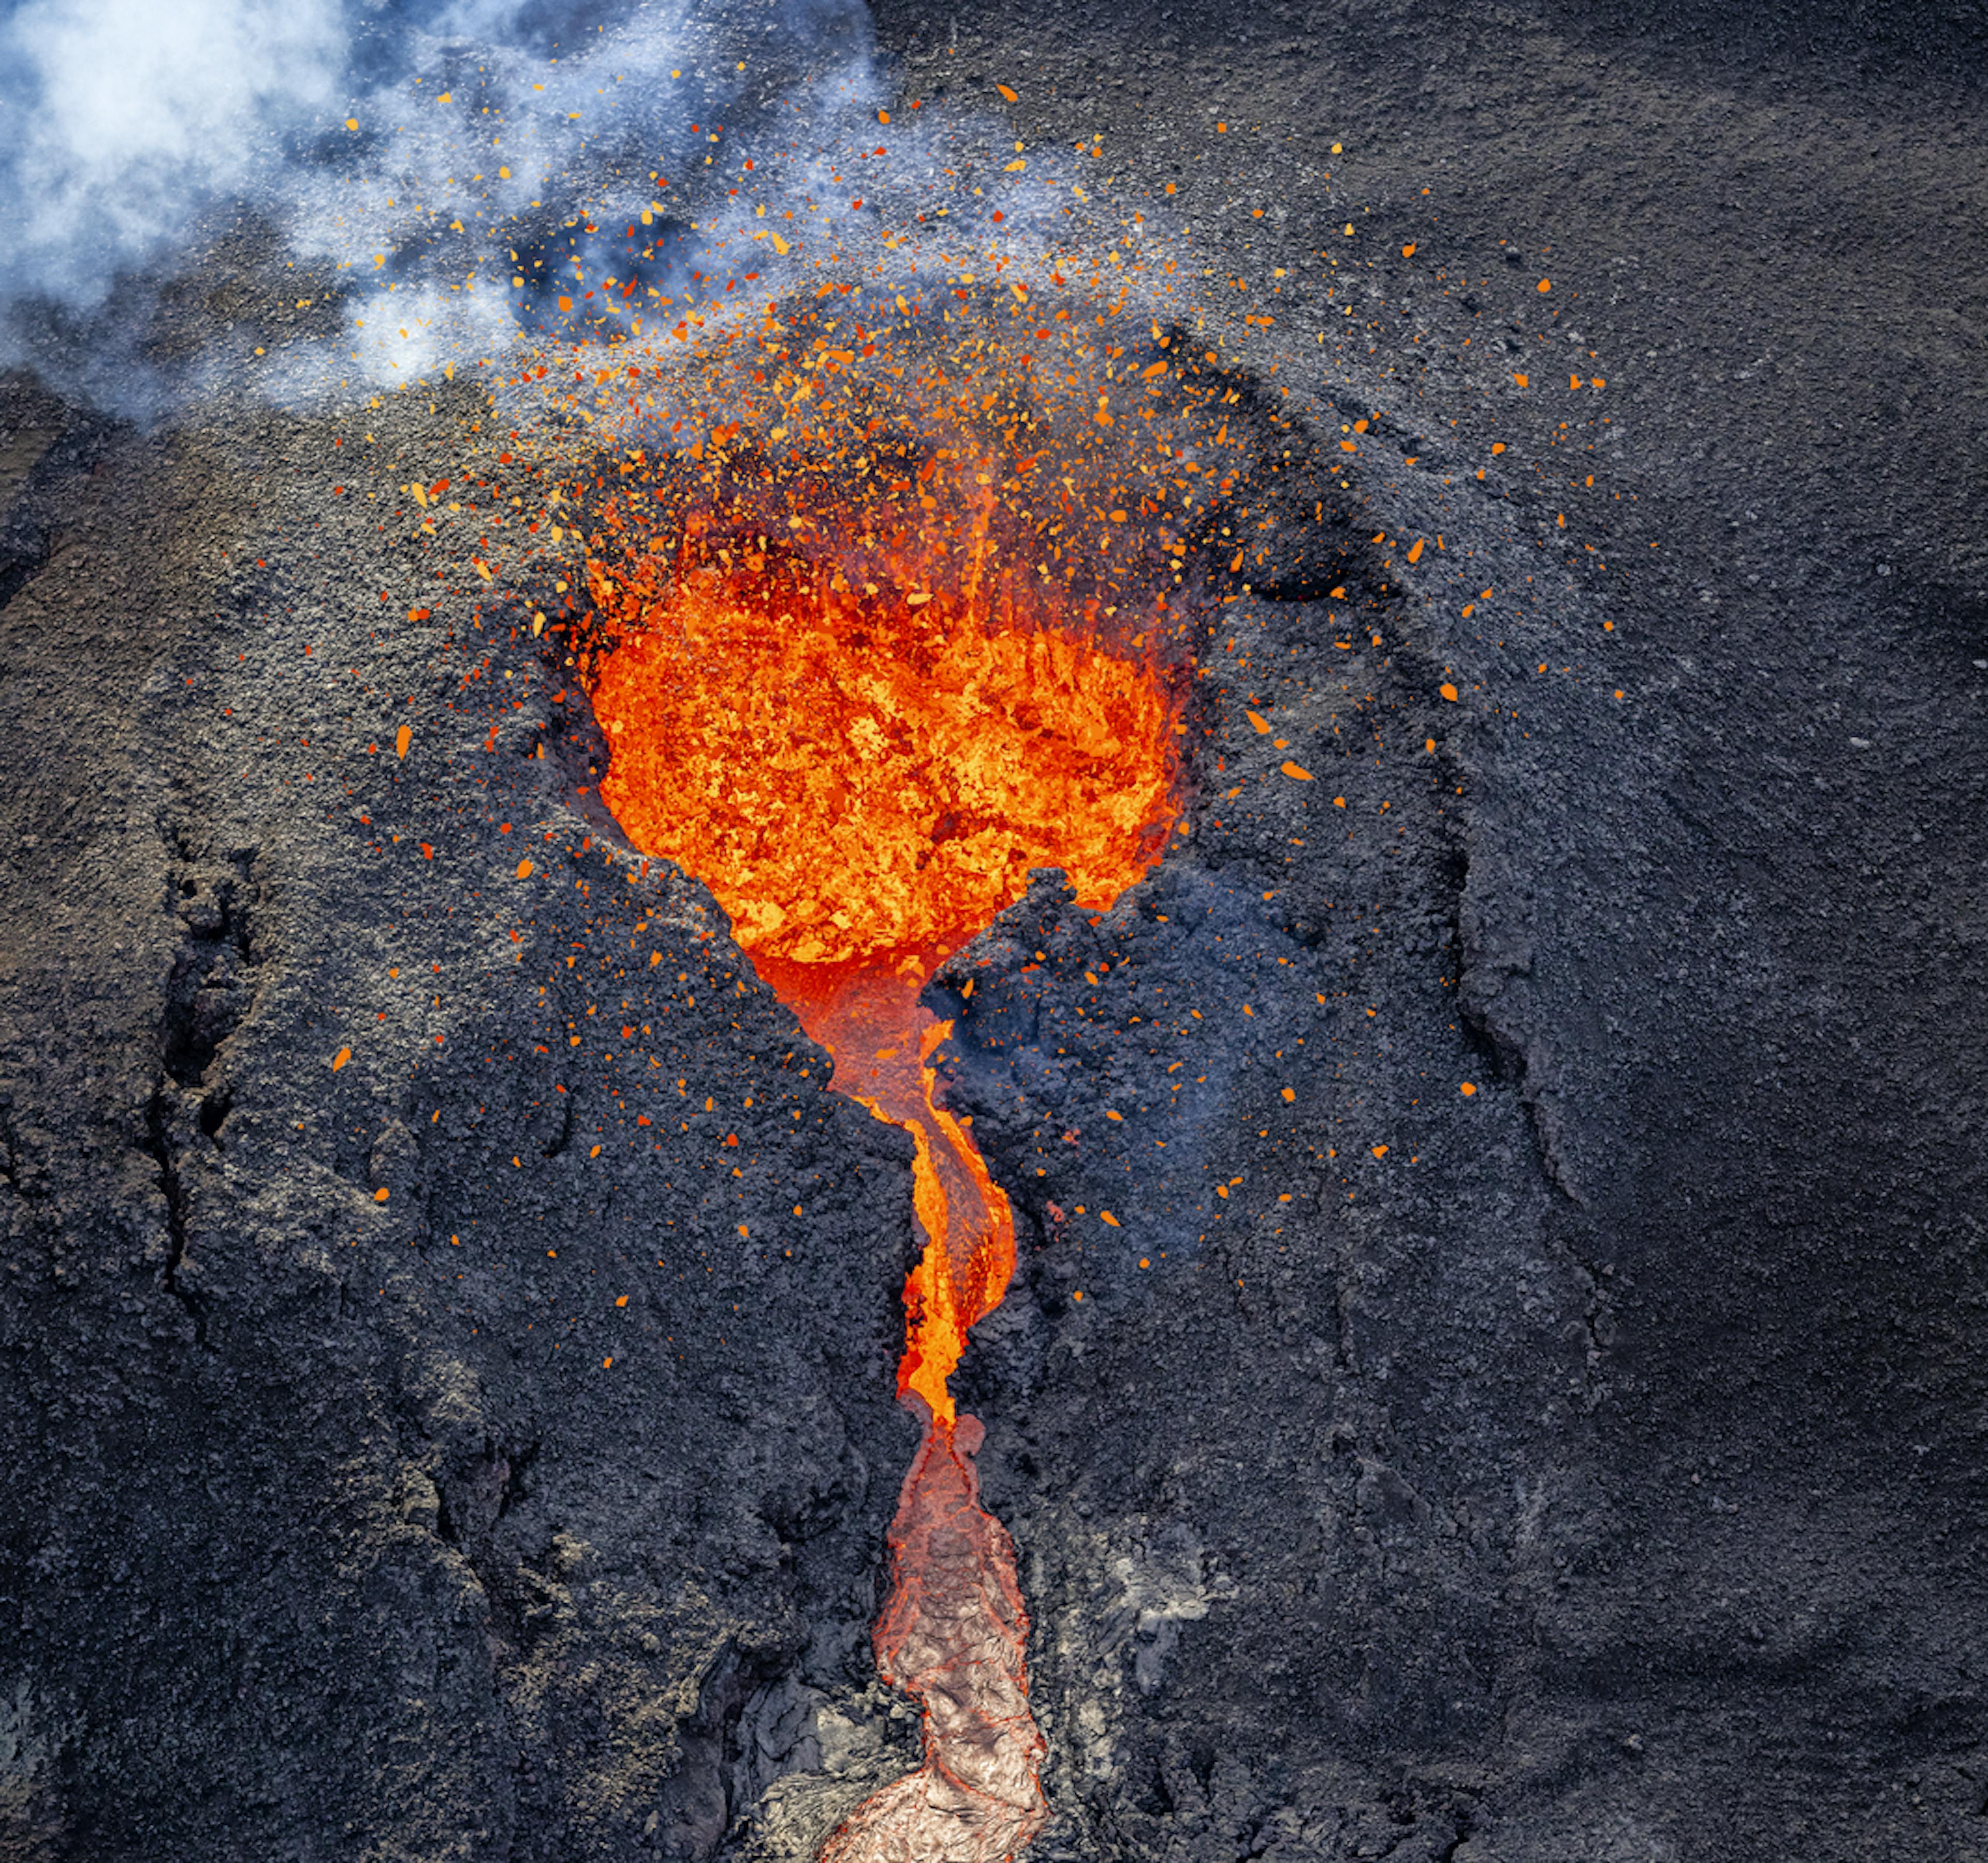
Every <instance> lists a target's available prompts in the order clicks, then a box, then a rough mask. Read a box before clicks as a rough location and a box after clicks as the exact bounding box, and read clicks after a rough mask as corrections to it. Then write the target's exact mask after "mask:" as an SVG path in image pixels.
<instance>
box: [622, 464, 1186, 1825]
mask: <svg viewBox="0 0 1988 1863" xmlns="http://www.w3.org/2000/svg"><path fill="white" fill-rule="evenodd" d="M982 482H983V483H984V482H985V481H984V480H983V481H982ZM968 502H969V505H970V504H971V503H972V499H971V498H970V497H969V499H968ZM983 541H984V539H983ZM949 554H950V555H951V561H952V570H951V571H950V572H949V573H934V572H935V570H938V565H936V564H928V565H927V566H926V567H925V570H924V572H923V573H921V571H920V569H919V567H918V565H916V564H915V563H908V562H901V563H898V565H897V566H896V569H895V573H894V574H893V575H892V576H891V579H890V580H889V582H888V583H887V584H886V583H881V582H877V581H874V580H873V581H870V582H867V583H864V585H863V586H862V587H860V588H858V587H857V586H855V585H854V584H853V583H851V582H850V580H849V578H848V576H847V575H845V574H844V573H842V571H841V570H840V568H838V567H835V566H832V565H829V564H824V563H821V562H820V561H818V560H816V561H811V560H809V559H807V558H806V557H804V556H798V555H792V554H789V555H784V556H783V555H782V554H780V553H778V552H777V551H776V550H774V549H773V548H772V546H770V545H769V541H768V539H766V536H764V535H763V534H759V535H755V534H751V533H750V532H748V533H747V534H745V535H743V536H740V535H737V534H729V535H724V536H721V535H720V534H718V533H715V532H714V533H708V534H706V535H705V536H703V537H702V538H701V539H699V540H698V543H697V544H696V546H695V547H693V546H691V543H690V542H689V541H688V540H686V541H685V543H684V544H683V546H682V547H681V549H680V551H679V553H678V560H676V561H675V562H674V563H672V564H666V563H662V562H661V561H658V560H656V559H654V558H653V557H649V558H644V559H638V560H635V561H634V562H633V563H631V564H627V565H625V566H617V567H614V568H610V567H608V566H606V565H605V564H603V563H600V562H599V561H596V562H595V563H592V564H590V596H591V597H592V600H593V604H594V615H595V619H596V624H597V631H598V634H599V636H600V637H602V638H603V639H605V640H606V641H607V642H608V644H610V647H611V651H607V652H605V653H603V654H602V655H601V657H600V658H599V659H598V661H597V662H596V664H595V666H594V668H593V678H592V688H593V704H594V708H595V712H596V715H597V718H598V719H599V721H600V725H601V726H602V728H603V730H604V731H605V732H607V736H608V740H609V742H610V745H611V746H612V753H611V762H610V769H609V773H608V775H607V778H606V779H604V781H603V784H602V798H603V800H604V801H605V802H606V803H607V804H608V806H610V808H611V809H612V810H614V813H615V815H616V817H617V819H618V820H619V821H620V823H621V825H622V827H623V828H624V830H625V831H626V833H627V834H628V836H629V837H630V838H631V840H634V842H635V843H636V844H637V845H638V846H640V847H642V848H644V850H647V851H649V852H651V853H654V854H662V855H665V856H667V857H669V858H671V859H672V860H675V861H676V862H678V864H680V865H681V866H682V867H684V868H685V869H686V870H687V871H689V872H691V873H693V874H696V875H697V876H698V877H699V878H700V879H701V880H702V881H704V882H705V884H707V885H708V886H709V888H711V890H712V893H713V894H715V896H716V898H717V899H718V902H719V903H720V904H722V906H723V907H724V908H725V910H726V911H727V912H728V913H729V915H731V918H732V925H733V928H734V935H735V937H736V938H737V939H738V942H739V944H740V945H741V946H742V947H743V948H745V950H746V951H747V952H749V953H750V954H751V955H752V959H753V961H754V963H755V965H756V967H757V969H759V972H760V975H762V978H764V979H765V980H766V982H768V983H769V984H770V985H771V986H773V988H774V989H776V990H777V991H778V992H779V994H780V995H781V996H782V997H783V999H785V1000H786V1002H787V1003H788V1004H789V1006H791V1007H792V1008H793V1009H794V1010H795V1012H796V1014H797V1015H798V1016H799V1017H800V1021H801V1023H802V1025H803V1027H805V1028H806V1030H807V1033H809V1035H810V1036H811V1037H812V1038H813V1040H816V1042H818V1043H820V1045H821V1046H823V1047H824V1048H826V1049H827V1050H829V1052H830V1053H831V1054H832V1055H833V1057H834V1062H835V1066H834V1073H833V1081H832V1085H833V1088H834V1090H836V1091H837V1092H839V1093H843V1094H847V1095H849V1096H850V1097H852V1098H854V1099H855V1100H857V1101H860V1103H861V1104H863V1105H864V1106H865V1107H867V1108H868V1109H869V1110H870V1111H871V1113H873V1114H875V1115H876V1117H878V1118H880V1119H884V1120H887V1121H890V1122H891V1124H895V1125H898V1126H901V1127H902V1128H904V1130H905V1131H908V1133H910V1134H911V1138H912V1139H913V1140H914V1141H915V1145H916V1148H917V1151H916V1158H915V1165H914V1187H915V1209H916V1214H917V1219H918V1225H919V1227H920V1229H921V1230H922V1232H923V1233H924V1236H925V1249H924V1253H923V1254H922V1256H921V1259H920V1260H919V1262H918V1265H917V1266H916V1267H915V1269H913V1270H912V1271H911V1274H910V1276H908V1280H907V1283H906V1285H905V1290H904V1303H905V1314H906V1342H905V1348H904V1356H903V1358H902V1359H901V1362H900V1364H899V1368H898V1388H899V1392H900V1395H901V1396H902V1397H904V1398H905V1399H906V1400H907V1401H910V1402H911V1403H913V1404H914V1405H915V1406H917V1407H918V1408H921V1410H922V1412H923V1413H924V1415H925V1417H926V1418H927V1426H926V1431H925V1438H924V1441H923V1442H922V1444H921V1446H920V1448H919V1450H918V1455H917V1456H916V1458H915V1460H914V1462H913V1463H912V1465H911V1470H910V1472H909V1473H908V1475H907V1476H906V1477H905V1479H904V1487H903V1490H902V1493H901V1496H900V1499H899V1503H898V1511H897V1515H896V1518H895V1520H894V1522H893V1523H892V1526H891V1594H890V1598H889V1601H888V1602H887V1605H886V1607H885V1608H884V1612H883V1614H882V1616H881V1618H880V1619H879V1621H878V1622H877V1627H876V1632H875V1644H876V1651H877V1665H878V1668H879V1669H880V1670H881V1673H882V1674H883V1675H884V1679H885V1680H886V1681H887V1682H890V1683H891V1685H894V1686H895V1687H898V1688H900V1689H903V1690H904V1692H907V1693H908V1694H910V1695H911V1696H913V1697H914V1698H915V1699H917V1700H918V1702H920V1704H921V1707H922V1709H923V1711H924V1727H925V1760H924V1763H923V1765H922V1766H921V1767H919V1768H918V1770H915V1771H914V1772H912V1773H908V1774H907V1775H905V1777H903V1778H901V1779H900V1780H898V1781H897V1782H896V1783H895V1784H893V1785H891V1786H890V1787H887V1788H886V1789H885V1790H883V1791H881V1792H879V1793H878V1794H876V1795H875V1796H874V1797H872V1798H871V1799H870V1800H868V1801H867V1803H865V1804H864V1805H863V1806H861V1807H860V1808H859V1809H858V1810H857V1811H856V1812H855V1813H854V1814H853V1815H852V1816H851V1817H849V1818H848V1819H847V1821H845V1822H844V1824H843V1825H842V1826H841V1827H840V1828H839V1829H838V1830H837V1831H836V1832H835V1833H834V1834H833V1836H832V1837H831V1838H830V1840H829V1841H828V1843H827V1846H826V1847H825V1848H824V1849H823V1852H822V1857H823V1863H1001V1860H1002V1859H1003V1858H1009V1857H1012V1856H1014V1855H1016V1854H1017V1853H1018V1852H1019V1851H1020V1850H1021V1849H1022V1848H1024V1847H1025V1846H1026V1844H1028V1842H1029V1840H1030V1839H1031V1838H1033V1836H1034V1834H1036V1831H1039V1830H1040V1828H1041V1827H1042V1825H1043V1822H1044V1821H1045V1820H1046V1817H1047V1815H1048V1812H1047V1807H1046V1803H1045V1800H1044V1798H1043V1791H1042V1787H1041V1785H1040V1780H1039V1777H1038V1774H1039V1770H1040V1763H1041V1760H1042V1756H1043V1752H1044V1745H1043V1737H1042V1735H1041V1733H1040V1732H1039V1730H1038V1729H1037V1728H1036V1724H1035V1722H1034V1719H1033V1717H1032V1716H1031V1715H1030V1713H1029V1703H1028V1682H1027V1666H1026V1655H1025V1645H1026V1640H1027V1635H1028V1616H1027V1612H1026V1609H1025V1608H1024V1606H1023V1601H1022V1596H1021V1591H1020V1587H1019V1583H1018V1582H1017V1580H1016V1570H1015V1557H1014V1550H1013V1544H1012V1543H1011V1542H1010V1540H1009V1537H1008V1534H1007V1533H1006V1531H1005V1530H1004V1529H1003V1528H1002V1526H1001V1525H1000V1523H999V1522H998V1521H996V1520H994V1519H993V1518H992V1516H990V1515H989V1514H988V1513H986V1511H985V1510H983V1509H982V1507H981V1506H980V1505H979V1497H978V1484H977V1480H976V1476H975V1468H974V1461H973V1457H974V1454H975V1451H976V1450H977V1449H979V1445H980V1443H981V1442H982V1434H983V1432H982V1426H981V1425H980V1423H979V1421H978V1419H976V1418H972V1417H970V1416H962V1415H958V1414H957V1412H955V1406H954V1402H953V1398H952V1392H951V1391H950V1389H949V1388H948V1378H950V1376H951V1374H952V1371H953V1370H954V1368H955V1367H956V1366H957V1364H958V1362H959V1359H960V1357H961V1354H962V1352H963V1351H965V1344H966V1334H967V1331H968V1329H969V1327H972V1325H973V1324H974V1322H975V1320H979V1319H980V1318H982V1317H983V1316H984V1315H986V1314H988V1313H989V1312H990V1311H992V1309H993V1308H994V1307H996V1306H997V1305H999V1303H1000V1300H1001V1299H1002V1295H1003V1294H1004V1293H1005V1292H1006V1289H1007V1287H1008V1283H1009V1277H1010V1276H1011V1275H1012V1274H1013V1271H1014V1267H1015V1227H1014V1221H1013V1216H1012V1214H1011V1212H1010V1211H1009V1205H1008V1199H1007V1198H1006V1195H1004V1194H1003V1193H1002V1190H1001V1188H1000V1187H999V1185H997V1184H996V1183H995V1182H994V1181H993V1179H992V1177H991V1176H990V1175H989V1172H988V1170H987V1167H986V1164H985V1162H984V1161H982V1158H981V1156H980V1154H979V1151H978V1149H977V1148H975V1145H974V1142H973V1138H972V1132H971V1131H970V1129H969V1124H968V1121H966V1120H965V1119H964V1118H962V1117H958V1116H955V1114H953V1113H952V1112H950V1111H948V1109H947V1108H946V1107H945V1105H944V1104H942V1102H941V1099H940V1097H939V1094H938V1090H937V1082H936V1078H935V1075H934V1074H933V1072H932V1071H931V1069H930V1068H929V1067H928V1066H927V1064H926V1063H927V1061H928V1057H930V1056H931V1053H932V1051H933V1050H934V1049H935V1048H936V1047H937V1046H938V1044H939V1043H941V1042H942V1041H943V1040H945V1037H946V1036H947V1035H948V1033H950V1030H951V1024H950V1023H947V1022H945V1021H942V1020H940V1019H938V1018H936V1017H935V1016H934V1015H933V1013H931V1010H930V1009H928V1008H927V1007H926V1006H925V1003H924V1002H923V1001H922V997H923V993H924V991H925V986H926V985H927V984H928V982H930V981H931V978H932V976H933V975H934V974H935V972H936V970H937V969H938V965H940V964H941V963H942V962H943V961H944V960H945V958H946V957H947V956H948V955H951V954H952V952H955V951H956V950H958V948H960V947H961V946H962V945H965V943H966V942H968V941H969V939H971V938H972V937H974V936H975V935H976V934H977V933H978V932H979V931H981V930H982V929H983V928H985V927H986V925H987V924H988V923H989V921H991V920H992V918H994V917H995V916H996V914H998V913H999V911H1002V909H1003V908H1005V907H1006V906H1008V905H1009V904H1012V903H1013V901H1015V900H1016V899H1017V898H1019V897H1020V896H1021V894H1023V891H1025V890H1026V885H1027V879H1028V874H1029V869H1030V868H1032V867H1062V868H1063V869H1064V870H1065V871H1066V872H1067V874H1069V876H1070V881H1071V882H1072V884H1073V885H1074V887H1075V888H1076V890H1077V894H1078V897H1079V898H1080V901H1083V902H1084V904H1087V905H1088V906H1090V907H1091V908H1093V909H1101V908H1103V907H1104V906H1105V905H1107V904H1109V903H1110V902H1111V901H1112V900H1113V899H1114V898H1116V897H1117V894H1119V893H1120V892H1121V891H1123V890H1124V888H1125V887H1127V886H1128V885H1129V884H1131V883H1132V882H1133V881H1135V880H1137V879H1138V877H1140V876H1141V874H1143V873H1144V872H1145V871H1147V870H1148V868H1149V867H1151V865H1152V864H1153V863H1154V862H1155V860H1157V859H1158V856H1159V854H1160V852H1161V850H1162V848H1163V847H1164V846H1165V840H1166V837H1167V836H1168V833H1169V832H1170V831H1171V827H1172V823H1173V822H1174V820H1175V817H1176V815H1177V813H1178V806H1177V798H1176V790H1177V787H1178V759H1177V758H1176V756H1175V753H1174V751H1173V749H1172V737H1173V733H1174V731H1175V722H1176V718H1177V715H1178V703H1177V702H1176V700H1175V697H1174V696H1173V695H1172V694H1171V692H1170V691H1169V689H1168V682H1167V680H1166V678H1165V675H1164V672H1163V671H1162V669H1161V665H1160V663H1159V661H1158V655H1157V654H1144V655H1142V654H1140V653H1139V652H1138V651H1137V650H1131V651H1112V650H1111V647H1108V646H1107V644H1105V643H1104V642H1103V641H1101V640H1100V638H1098V637H1097V636H1096V634H1095V633H1094V631H1087V630H1086V629H1084V627H1076V628H1070V627H1063V626H1059V625H1057V624H1056V620H1055V617H1054V616H1053V614H1050V613H1049V612H1046V611H1045V610H1043V607H1041V606H1040V597H1036V596H1033V595H1032V594H1030V593H1029V590H1028V585H1027V583H1026V580H1025V579H1023V578H1019V577H1017V578H1008V577H1004V576H999V575H992V574H986V573H982V570H981V563H980V560H979V559H978V558H977V557H976V555H975V551H974V550H973V549H972V548H971V547H970V546H969V548H967V549H965V550H964V551H962V552H958V553H949ZM962 563H963V564H964V566H965V573H964V574H962V573H959V566H960V565H962ZM935 582H937V583H942V584H943V585H944V586H942V587H933V586H931V585H932V584H933V583H935Z"/></svg>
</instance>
